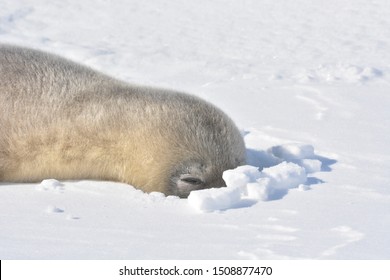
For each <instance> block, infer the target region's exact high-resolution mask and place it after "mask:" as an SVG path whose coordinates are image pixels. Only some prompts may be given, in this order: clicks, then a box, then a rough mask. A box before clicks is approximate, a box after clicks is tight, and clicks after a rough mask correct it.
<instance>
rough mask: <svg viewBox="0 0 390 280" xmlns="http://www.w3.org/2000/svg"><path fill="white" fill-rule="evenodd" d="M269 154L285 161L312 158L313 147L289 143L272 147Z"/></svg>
mask: <svg viewBox="0 0 390 280" xmlns="http://www.w3.org/2000/svg"><path fill="white" fill-rule="evenodd" d="M271 152H272V154H273V155H274V156H276V157H278V158H281V159H284V160H287V161H290V160H297V159H307V158H313V157H314V147H313V146H312V145H306V144H296V143H291V144H284V145H280V146H274V147H272V148H271Z"/></svg>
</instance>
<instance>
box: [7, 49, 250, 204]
mask: <svg viewBox="0 0 390 280" xmlns="http://www.w3.org/2000/svg"><path fill="white" fill-rule="evenodd" d="M244 162H245V147H244V143H243V139H242V137H241V135H240V133H239V131H238V129H237V128H236V126H235V125H234V123H233V122H232V121H231V120H230V119H229V117H227V116H226V115H225V114H224V113H223V112H221V111H220V110H219V109H217V108H216V107H214V106H212V105H211V104H209V103H207V102H205V101H203V100H201V99H199V98H196V97H194V96H190V95H187V94H183V93H179V92H174V91H168V90H164V89H155V88H149V87H142V86H136V85H130V84H127V83H124V82H122V81H118V80H115V79H113V78H110V77H108V76H106V75H103V74H101V73H98V72H96V71H94V70H92V69H90V68H88V67H85V66H81V65H79V64H76V63H74V62H71V61H69V60H66V59H64V58H61V57H58V56H55V55H51V54H48V53H44V52H41V51H37V50H32V49H27V48H21V47H15V46H8V45H0V180H1V181H8V182H37V181H40V180H42V179H45V178H56V179H61V180H66V179H98V180H113V181H120V182H126V183H129V184H132V185H134V186H135V187H137V188H140V189H142V190H144V191H146V192H151V191H160V192H163V193H165V194H166V195H178V196H180V197H187V196H188V194H189V192H190V191H191V190H195V189H203V188H210V187H220V186H223V185H224V182H223V180H222V177H221V176H222V172H223V171H224V170H226V169H231V168H235V167H237V166H238V165H241V164H244Z"/></svg>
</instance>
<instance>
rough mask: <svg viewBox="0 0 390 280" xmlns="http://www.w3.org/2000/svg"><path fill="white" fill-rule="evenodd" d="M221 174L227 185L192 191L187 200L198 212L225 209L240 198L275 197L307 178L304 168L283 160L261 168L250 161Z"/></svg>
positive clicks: (259, 198) (255, 199) (236, 202)
mask: <svg viewBox="0 0 390 280" xmlns="http://www.w3.org/2000/svg"><path fill="white" fill-rule="evenodd" d="M222 177H223V179H224V180H225V182H226V185H227V187H226V188H212V189H205V190H199V191H193V192H191V193H190V195H189V197H188V203H189V204H190V205H191V206H192V207H193V208H195V209H197V210H199V211H201V212H211V211H216V210H226V209H229V208H235V207H237V206H239V205H241V204H242V201H248V200H251V201H260V200H263V201H265V200H272V199H276V198H278V197H280V196H281V195H284V194H285V193H286V192H287V190H288V189H291V188H296V187H298V186H299V185H301V184H304V183H305V182H306V180H307V177H306V171H305V169H304V168H303V167H301V166H299V165H297V164H295V163H292V162H282V163H280V164H278V165H276V166H273V167H269V168H264V169H263V171H259V170H258V168H257V167H255V166H251V165H244V166H239V167H237V168H235V169H231V170H226V171H225V172H224V173H223V176H222Z"/></svg>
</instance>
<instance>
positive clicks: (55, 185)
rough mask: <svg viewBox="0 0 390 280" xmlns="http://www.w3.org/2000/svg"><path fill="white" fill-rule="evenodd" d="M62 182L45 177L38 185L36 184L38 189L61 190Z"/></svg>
mask: <svg viewBox="0 0 390 280" xmlns="http://www.w3.org/2000/svg"><path fill="white" fill-rule="evenodd" d="M63 186H64V184H62V183H61V182H60V181H58V180H56V179H46V180H43V181H42V182H41V183H40V184H39V185H37V186H36V190H38V191H43V190H45V191H47V190H61V189H62V188H63Z"/></svg>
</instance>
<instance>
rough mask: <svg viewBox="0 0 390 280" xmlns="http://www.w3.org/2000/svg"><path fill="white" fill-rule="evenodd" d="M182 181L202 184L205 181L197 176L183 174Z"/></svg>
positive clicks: (190, 183)
mask: <svg viewBox="0 0 390 280" xmlns="http://www.w3.org/2000/svg"><path fill="white" fill-rule="evenodd" d="M180 181H182V182H184V183H187V184H189V185H196V186H197V185H202V184H203V181H202V180H201V179H199V178H197V177H194V176H191V175H182V176H181V177H180Z"/></svg>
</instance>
